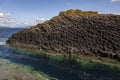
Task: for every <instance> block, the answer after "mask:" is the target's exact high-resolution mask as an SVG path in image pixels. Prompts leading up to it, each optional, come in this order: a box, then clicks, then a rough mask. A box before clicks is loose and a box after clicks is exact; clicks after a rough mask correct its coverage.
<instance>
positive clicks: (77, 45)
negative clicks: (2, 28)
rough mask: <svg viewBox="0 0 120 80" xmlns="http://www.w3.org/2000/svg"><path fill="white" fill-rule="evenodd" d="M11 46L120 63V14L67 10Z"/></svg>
mask: <svg viewBox="0 0 120 80" xmlns="http://www.w3.org/2000/svg"><path fill="white" fill-rule="evenodd" d="M7 43H8V44H9V45H10V46H13V47H16V48H25V49H32V50H39V51H46V52H55V53H59V54H68V55H77V56H80V55H81V54H83V55H94V56H101V57H108V58H113V59H117V60H120V15H114V14H98V12H92V11H81V10H68V11H63V12H60V14H59V16H56V17H53V18H52V19H51V20H48V21H46V22H44V23H42V24H38V25H36V26H33V27H31V28H28V29H24V30H22V31H20V32H18V33H15V34H14V35H13V36H12V37H10V38H9V40H8V41H7Z"/></svg>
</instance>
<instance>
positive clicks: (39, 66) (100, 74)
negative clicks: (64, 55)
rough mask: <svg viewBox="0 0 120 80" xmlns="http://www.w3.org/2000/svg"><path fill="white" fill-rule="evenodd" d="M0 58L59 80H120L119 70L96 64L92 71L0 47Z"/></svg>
mask: <svg viewBox="0 0 120 80" xmlns="http://www.w3.org/2000/svg"><path fill="white" fill-rule="evenodd" d="M0 58H4V59H9V60H10V61H12V62H15V63H19V64H23V65H27V66H31V67H32V68H33V69H34V70H35V71H38V72H43V73H45V74H47V75H49V76H50V77H55V78H57V79H59V80H120V70H118V69H115V68H110V67H108V66H105V65H101V64H97V66H95V67H94V68H92V69H88V68H84V67H81V66H80V65H78V64H77V63H75V62H71V63H66V62H59V61H53V60H50V59H49V58H45V57H39V58H36V57H31V56H26V55H20V54H19V52H17V51H15V50H12V49H10V48H8V47H7V46H5V45H0Z"/></svg>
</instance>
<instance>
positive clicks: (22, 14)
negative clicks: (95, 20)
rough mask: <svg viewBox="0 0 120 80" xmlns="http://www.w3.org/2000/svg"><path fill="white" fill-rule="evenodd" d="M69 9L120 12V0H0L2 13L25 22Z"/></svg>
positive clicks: (50, 16)
mask: <svg viewBox="0 0 120 80" xmlns="http://www.w3.org/2000/svg"><path fill="white" fill-rule="evenodd" d="M68 9H81V10H93V11H99V12H101V13H120V0H0V12H1V13H3V14H8V15H10V17H12V18H15V19H18V21H19V20H21V21H23V22H33V21H35V20H36V18H38V17H40V18H45V19H50V18H52V17H53V16H57V15H58V14H59V12H60V11H63V10H68ZM3 14H2V15H3ZM0 24H4V23H2V22H1V23H0Z"/></svg>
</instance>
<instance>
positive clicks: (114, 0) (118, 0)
mask: <svg viewBox="0 0 120 80" xmlns="http://www.w3.org/2000/svg"><path fill="white" fill-rule="evenodd" d="M111 2H120V0H111Z"/></svg>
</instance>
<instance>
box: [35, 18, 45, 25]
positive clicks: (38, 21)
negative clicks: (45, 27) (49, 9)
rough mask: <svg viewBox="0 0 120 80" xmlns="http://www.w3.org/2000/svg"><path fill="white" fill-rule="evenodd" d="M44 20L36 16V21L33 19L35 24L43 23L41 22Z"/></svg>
mask: <svg viewBox="0 0 120 80" xmlns="http://www.w3.org/2000/svg"><path fill="white" fill-rule="evenodd" d="M45 21H46V19H44V18H39V17H38V18H37V19H36V21H35V24H39V23H43V22H45Z"/></svg>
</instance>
